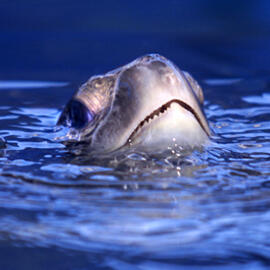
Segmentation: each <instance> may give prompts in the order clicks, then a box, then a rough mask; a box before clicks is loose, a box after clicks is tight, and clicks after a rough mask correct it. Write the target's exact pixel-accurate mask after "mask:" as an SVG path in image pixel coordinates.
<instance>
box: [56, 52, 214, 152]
mask: <svg viewBox="0 0 270 270" xmlns="http://www.w3.org/2000/svg"><path fill="white" fill-rule="evenodd" d="M203 100H204V97H203V92H202V89H201V87H200V86H199V85H198V83H197V82H196V81H195V80H194V79H193V78H192V77H191V75H189V74H188V73H187V72H183V71H181V70H180V69H179V68H178V67H177V66H176V65H175V64H173V63H172V62H171V61H169V60H168V59H166V58H165V57H163V56H161V55H158V54H149V55H145V56H142V57H139V58H137V59H136V60H134V61H133V62H131V63H129V64H127V65H125V66H123V67H120V68H118V69H116V70H113V71H111V72H108V73H106V74H104V75H98V76H93V77H91V78H90V79H89V80H88V81H87V82H86V83H85V84H83V85H82V86H81V87H80V88H79V90H78V91H77V92H76V93H75V94H74V96H73V97H72V99H71V100H70V101H69V102H68V104H67V105H66V106H65V108H64V110H63V112H62V113H61V115H60V117H59V120H58V123H57V124H58V125H63V126H67V127H69V128H70V131H73V132H75V131H76V133H77V134H79V136H78V137H77V139H78V140H79V141H87V142H88V143H89V146H90V148H92V149H94V150H95V151H101V152H110V151H113V150H116V149H118V148H122V147H135V148H139V149H143V150H145V151H153V150H162V149H167V147H168V146H170V145H178V146H181V147H183V148H185V147H188V148H193V147H197V146H201V145H203V144H205V143H206V142H207V141H208V138H209V136H210V129H209V126H208V123H207V120H206V118H205V115H204V112H203V109H202V105H203Z"/></svg>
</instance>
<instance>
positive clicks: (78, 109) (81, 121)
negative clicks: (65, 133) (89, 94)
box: [58, 99, 94, 129]
mask: <svg viewBox="0 0 270 270" xmlns="http://www.w3.org/2000/svg"><path fill="white" fill-rule="evenodd" d="M93 119H94V113H93V112H91V111H90V110H89V109H88V108H87V107H86V106H85V105H84V104H83V103H81V102H80V101H78V100H75V99H72V100H71V101H70V102H69V103H68V104H67V106H66V108H65V109H64V111H63V113H62V114H61V116H60V118H59V120H58V124H62V125H64V126H69V127H73V128H78V129H80V128H83V127H85V126H86V125H87V124H88V123H90V122H92V121H93Z"/></svg>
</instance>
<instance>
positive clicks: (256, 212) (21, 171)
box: [0, 78, 270, 269]
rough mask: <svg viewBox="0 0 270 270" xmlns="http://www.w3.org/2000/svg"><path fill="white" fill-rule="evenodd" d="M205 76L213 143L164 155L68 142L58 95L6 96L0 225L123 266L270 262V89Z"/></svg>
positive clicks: (1, 233) (37, 242)
mask: <svg viewBox="0 0 270 270" xmlns="http://www.w3.org/2000/svg"><path fill="white" fill-rule="evenodd" d="M256 83H258V84H259V85H260V86H261V85H262V84H261V82H260V81H259V80H258V81H257V82H254V83H253V84H251V85H253V86H254V85H256ZM203 84H204V85H203V87H204V89H206V92H207V93H210V94H209V95H207V100H208V101H207V104H206V115H207V116H208V119H209V120H210V124H211V127H212V129H213V131H214V135H213V138H212V141H211V143H210V144H209V145H208V146H206V148H205V149H204V150H201V151H199V150H196V151H194V152H192V153H183V151H181V150H180V149H173V150H171V151H169V152H167V154H166V155H164V156H163V157H161V156H155V155H149V154H146V153H141V152H132V151H130V152H125V153H118V155H114V156H92V155H91V154H89V152H88V151H87V150H86V149H85V147H83V146H77V147H76V146H75V147H71V148H69V147H65V146H64V145H63V144H62V143H60V142H59V140H57V137H60V136H61V134H62V133H61V132H62V131H61V130H59V129H56V128H55V122H56V119H57V117H58V115H59V110H58V107H57V106H58V105H57V101H56V102H55V104H56V105H55V107H52V106H51V104H50V106H45V105H44V104H45V103H46V102H45V101H44V104H43V105H42V106H40V104H36V103H35V102H34V101H32V103H31V105H29V106H20V107H12V106H11V107H7V106H1V107H0V121H1V127H2V128H1V131H0V138H1V140H0V167H1V168H0V172H1V176H0V214H1V219H0V237H1V238H2V239H3V240H11V239H12V241H15V242H16V241H20V242H23V245H29V244H31V245H33V246H38V247H51V246H56V247H61V248H63V249H67V250H79V251H87V252H90V253H93V254H99V255H100V256H102V257H103V264H104V265H103V266H110V267H112V268H116V269H117V268H118V267H119V266H121V267H123V268H129V266H130V265H134V260H135V261H136V264H137V265H138V266H140V267H141V269H149V268H150V269H160V268H161V267H164V268H166V269H176V265H177V264H178V265H179V264H183V265H187V267H188V265H190V266H192V265H198V264H200V265H201V264H205V265H211V264H219V265H223V266H224V265H227V264H229V265H230V264H241V263H245V262H249V263H250V267H255V266H256V267H258V266H259V265H263V264H265V263H269V261H270V247H269V240H268V238H267V237H266V235H269V233H270V231H269V230H270V229H269V228H270V226H269V225H270V212H269V206H270V200H269V195H270V190H269V188H270V181H269V179H270V162H269V161H270V154H269V153H270V122H269V115H270V100H269V94H268V93H267V91H269V89H267V88H266V87H265V88H260V91H256V95H254V92H253V94H252V95H249V94H248V93H249V92H247V95H245V96H241V95H238V96H237V93H234V95H235V96H234V99H233V100H230V101H228V102H226V91H232V89H233V88H234V87H235V88H237V89H243V88H245V87H246V85H247V82H246V80H244V79H238V78H237V79H228V80H226V79H221V78H216V79H207V78H206V79H205V80H204V83H203ZM264 85H267V84H264ZM28 86H29V85H28ZM46 86H48V85H46ZM61 86H64V85H61ZM38 87H39V85H38ZM53 87H57V86H55V85H54V86H53ZM217 88H219V90H220V91H221V90H224V91H223V93H224V94H220V95H219V97H216V96H215V94H214V93H215V91H217V90H216V89H217ZM28 90H29V89H28ZM17 91H18V90H17ZM21 91H23V90H21ZM29 91H31V90H29ZM45 91H51V93H53V92H54V91H55V90H54V89H53V88H51V89H50V88H48V89H46V90H45ZM27 92H28V91H27ZM221 92H222V91H221ZM221 92H220V93H221ZM211 93H213V94H212V95H213V96H211ZM238 93H240V92H238ZM3 95H7V96H8V95H11V96H12V91H11V92H9V91H4V92H3ZM30 97H31V93H30V94H29V100H30V99H31V98H30ZM15 98H16V96H15ZM212 98H213V99H212ZM27 99H28V96H27V95H26V104H28V103H27ZM224 103H225V104H224ZM29 104H30V103H29ZM123 254H124V255H123ZM144 258H147V259H144ZM224 269H225V268H224ZM226 269H227V268H226ZM228 269H229V268H228ZM250 269H253V268H250Z"/></svg>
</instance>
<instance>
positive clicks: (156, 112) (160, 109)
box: [127, 99, 210, 144]
mask: <svg viewBox="0 0 270 270" xmlns="http://www.w3.org/2000/svg"><path fill="white" fill-rule="evenodd" d="M173 103H176V104H178V105H179V106H181V107H182V108H184V109H185V110H186V111H188V112H190V113H191V114H192V115H193V116H194V118H195V119H196V120H197V122H198V123H199V125H200V126H201V128H202V129H203V131H204V132H205V133H206V134H207V136H210V134H209V132H208V131H207V130H206V129H205V127H204V125H203V123H202V120H201V118H200V117H199V115H198V114H197V113H196V111H195V110H194V109H193V108H192V107H191V106H190V105H188V104H187V103H186V102H184V101H182V100H180V99H172V100H170V101H168V102H167V103H165V104H163V105H162V106H160V107H158V108H157V109H156V110H154V111H153V112H152V113H150V114H149V115H147V116H146V117H145V118H144V119H143V120H142V121H141V122H140V123H139V124H138V125H137V127H136V128H135V129H134V130H133V131H132V133H131V134H130V136H129V137H128V139H127V144H128V143H130V142H131V141H132V139H133V138H134V136H135V134H136V133H137V132H138V131H139V130H140V129H141V128H142V127H143V126H144V125H146V124H147V123H149V122H150V121H151V120H153V119H154V117H160V116H161V115H162V114H164V113H165V112H166V111H167V110H168V109H169V108H170V107H171V105H172V104H173Z"/></svg>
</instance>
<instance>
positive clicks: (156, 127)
mask: <svg viewBox="0 0 270 270" xmlns="http://www.w3.org/2000/svg"><path fill="white" fill-rule="evenodd" d="M209 136H210V134H209V132H208V130H207V129H205V128H204V126H203V124H202V122H201V119H200V117H199V116H198V115H197V113H196V111H195V110H193V109H192V107H190V106H189V105H188V104H186V103H185V102H183V101H181V100H178V99H172V100H170V101H169V102H167V103H165V104H164V105H162V106H161V107H159V108H157V109H156V110H154V111H153V112H152V113H151V114H150V115H148V116H146V117H145V118H144V119H143V120H142V121H141V122H140V123H139V124H138V125H137V127H136V128H135V129H134V130H133V131H132V133H131V135H130V136H129V138H128V139H127V142H126V144H125V145H129V146H133V147H134V146H135V147H136V146H139V147H140V148H141V147H143V148H142V149H145V147H147V148H148V147H150V148H151V149H152V150H153V149H157V150H158V149H159V148H160V149H164V144H165V145H166V144H167V146H168V147H171V146H177V145H181V146H184V147H191V148H193V147H196V146H200V145H202V144H203V143H204V142H206V141H207V140H208V138H209ZM191 141H192V143H190V142H191ZM168 142H169V144H168Z"/></svg>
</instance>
